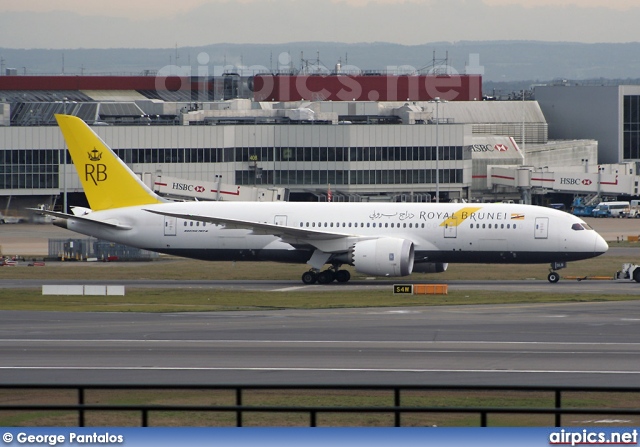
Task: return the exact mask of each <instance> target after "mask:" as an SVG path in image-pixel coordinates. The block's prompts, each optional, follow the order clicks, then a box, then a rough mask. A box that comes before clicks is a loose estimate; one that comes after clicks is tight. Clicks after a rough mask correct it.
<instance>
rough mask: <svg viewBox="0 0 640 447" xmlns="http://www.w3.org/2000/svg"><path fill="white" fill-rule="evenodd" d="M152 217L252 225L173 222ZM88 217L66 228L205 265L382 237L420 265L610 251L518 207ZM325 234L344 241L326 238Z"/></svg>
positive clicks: (293, 254) (583, 232) (578, 226)
mask: <svg viewBox="0 0 640 447" xmlns="http://www.w3.org/2000/svg"><path fill="white" fill-rule="evenodd" d="M147 210H154V211H157V212H167V213H173V214H178V215H193V216H198V217H199V218H202V217H203V216H204V217H209V218H211V219H212V221H215V219H221V220H223V221H224V220H225V219H228V220H233V221H237V222H243V223H244V224H245V225H244V226H243V225H232V224H229V222H223V223H217V224H216V223H212V222H204V221H203V220H202V219H200V220H191V219H187V218H176V217H171V216H165V215H159V214H154V213H151V212H149V211H147ZM85 217H86V219H87V220H69V221H68V225H67V228H69V229H70V230H73V231H76V232H79V233H82V234H86V235H90V236H94V237H97V238H100V239H105V240H109V241H114V242H118V243H122V244H126V245H130V246H134V247H139V248H144V249H147V250H152V251H157V252H161V253H170V254H175V255H180V256H184V257H191V258H196V259H206V260H245V259H246V260H271V261H283V262H306V261H307V260H308V259H309V258H310V256H311V255H312V253H313V252H314V250H316V249H320V250H322V251H325V252H328V253H339V252H341V251H346V250H348V249H349V246H350V244H352V242H353V241H356V240H362V239H375V238H381V237H393V238H399V239H406V240H409V241H411V242H412V243H413V244H414V247H415V259H416V263H420V262H445V263H446V262H483V263H546V262H562V261H572V260H579V259H587V258H591V257H594V256H597V255H599V254H602V253H604V252H605V251H606V250H607V248H608V246H607V244H606V242H605V241H604V240H603V239H602V237H600V236H599V235H598V234H597V233H596V232H595V231H593V230H591V229H589V228H588V226H586V224H584V222H583V221H582V220H581V219H579V218H577V217H575V216H573V215H571V214H568V213H565V212H562V211H557V210H554V209H551V208H543V207H537V206H528V205H514V204H466V203H462V204H459V203H440V204H437V203H368V202H367V203H299V202H284V203H283V202H275V203H274V202H176V203H164V204H156V205H145V206H135V207H126V208H118V209H113V210H106V211H99V212H93V213H90V214H88V215H87V216H85ZM90 220H96V221H102V222H108V223H111V224H118V225H121V226H126V227H129V228H130V229H117V228H112V227H106V226H103V225H98V224H93V223H91V222H90ZM251 223H256V224H269V225H275V226H279V227H289V228H292V229H299V230H304V231H307V232H308V235H306V236H301V235H298V236H295V237H293V236H291V235H289V236H286V237H282V238H281V237H280V236H278V235H274V233H272V234H267V233H269V232H268V231H265V230H264V229H260V228H257V229H256V228H253V229H251ZM234 227H235V228H234ZM239 227H243V228H239ZM316 232H317V233H318V237H315V236H314V235H315V233H316ZM327 234H335V235H336V236H337V237H335V238H331V237H329V238H326V236H327Z"/></svg>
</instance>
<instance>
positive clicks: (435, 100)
mask: <svg viewBox="0 0 640 447" xmlns="http://www.w3.org/2000/svg"><path fill="white" fill-rule="evenodd" d="M429 102H433V103H435V104H436V203H440V140H439V134H440V132H439V125H438V123H439V122H440V113H439V109H440V107H439V106H440V103H441V102H447V101H443V100H441V99H440V97H438V96H436V97H435V98H433V99H432V100H431V101H429Z"/></svg>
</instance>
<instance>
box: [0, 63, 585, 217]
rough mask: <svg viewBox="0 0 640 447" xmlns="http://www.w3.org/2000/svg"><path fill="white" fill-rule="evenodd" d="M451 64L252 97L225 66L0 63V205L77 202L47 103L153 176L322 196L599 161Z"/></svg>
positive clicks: (471, 182)
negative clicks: (175, 74) (161, 72)
mask: <svg viewBox="0 0 640 447" xmlns="http://www.w3.org/2000/svg"><path fill="white" fill-rule="evenodd" d="M460 76H461V79H459V80H456V79H451V77H450V76H447V77H445V78H446V79H444V80H443V79H439V80H438V79H427V78H428V77H424V78H425V80H421V79H417V80H408V81H407V85H409V86H410V85H423V84H422V82H424V85H426V86H427V88H426V89H424V88H423V89H420V88H417V89H413V90H412V89H408V90H406V89H402V88H400V86H402V85H404V84H400V83H397V84H396V87H397V88H396V89H395V92H396V93H395V96H388V95H387V96H385V97H384V99H385V101H371V100H362V99H361V98H362V96H363V95H364V97H373V96H375V95H373V96H372V91H373V90H371V89H373V87H371V86H376V85H380V84H376V83H375V82H373V81H371V82H372V83H371V84H367V83H366V82H364V81H362V82H363V84H362V86H361V87H362V88H361V91H360V92H359V93H360V95H361V96H359V98H360V99H358V100H333V99H332V97H331V94H333V93H332V91H331V88H334V87H332V85H333V84H326V87H327V89H326V92H325V96H326V97H323V98H320V97H319V96H318V93H317V92H318V91H319V90H318V89H319V87H317V86H314V87H313V88H311V87H308V86H309V85H313V84H311V81H310V80H309V79H307V80H304V81H298V82H297V83H296V82H293V81H291V79H287V83H286V84H285V85H286V86H289V87H287V88H280V90H278V91H277V92H276V93H277V94H276V93H274V94H273V95H272V96H271V97H265V96H264V88H262V90H260V95H261V97H260V98H256V97H255V95H256V94H257V93H256V92H254V91H253V90H252V89H251V88H248V87H246V86H247V85H248V86H251V85H252V83H251V82H248V81H247V82H244V81H242V80H238V79H236V81H238V83H237V84H231V87H233V86H234V85H235V86H236V87H237V86H245V87H243V88H235V89H234V88H227V87H228V86H229V84H230V83H229V82H228V79H227V78H224V79H222V80H219V82H214V81H215V80H214V81H211V80H209V81H206V80H205V81H203V80H197V79H196V80H193V79H190V80H185V79H182V80H179V82H177V81H176V82H177V85H178V87H179V88H175V89H173V90H172V89H166V90H163V91H159V90H158V84H157V80H154V78H153V77H152V76H149V77H136V78H135V79H130V78H126V77H123V78H118V77H115V78H116V79H115V80H114V79H111V78H108V79H102V78H103V77H92V76H87V77H84V78H87V79H78V78H83V77H77V76H76V77H72V76H62V77H34V76H25V77H21V76H0V101H2V102H0V160H1V162H0V209H2V210H18V209H21V208H24V207H25V206H36V205H38V204H45V205H47V206H53V207H58V208H59V207H60V205H61V200H62V199H61V197H62V196H63V195H65V196H66V195H69V197H70V200H69V204H70V205H74V204H83V203H81V202H82V196H83V195H82V193H81V187H80V184H79V181H78V180H77V174H76V172H75V169H74V167H73V165H72V164H71V163H70V160H65V159H64V156H63V154H64V153H65V152H64V142H63V140H62V136H61V134H60V132H59V130H58V128H57V126H56V125H55V118H54V115H55V114H56V113H67V114H73V115H76V116H78V117H80V118H82V119H83V120H85V121H86V122H87V123H88V124H90V125H92V126H93V129H94V130H95V131H96V133H98V135H99V136H100V137H101V138H102V139H103V140H104V141H105V142H106V143H107V144H108V145H109V146H110V147H112V148H113V149H114V150H115V151H116V152H117V153H118V155H119V156H120V157H121V158H122V159H123V160H124V161H125V162H126V163H127V164H128V165H129V166H130V167H131V168H132V169H133V170H134V171H135V172H137V173H139V174H140V175H141V177H142V178H143V179H145V181H146V182H148V183H149V184H150V185H151V186H152V185H153V183H154V178H155V177H157V176H170V177H178V178H184V179H190V180H199V181H208V182H215V181H223V182H224V183H226V184H235V185H238V186H255V187H263V188H286V189H287V190H288V191H289V193H290V195H289V199H290V200H307V201H324V200H327V195H328V193H329V191H331V192H330V195H331V200H333V201H365V200H366V201H371V200H384V201H421V202H422V201H433V200H435V196H436V192H438V193H439V199H440V200H441V201H451V200H465V201H473V200H476V201H495V200H505V199H515V200H518V199H519V197H520V193H521V192H520V191H519V190H518V189H517V188H513V187H510V186H501V185H500V184H497V183H492V182H489V181H488V180H490V179H489V176H490V174H489V172H490V171H489V167H490V166H496V165H497V166H522V165H528V166H532V167H534V169H537V168H538V167H540V168H541V167H545V168H547V169H549V167H552V166H562V167H565V168H566V167H567V166H573V167H575V169H584V165H585V160H587V162H586V164H587V165H589V164H590V165H591V166H596V165H597V163H598V159H597V151H598V145H597V142H595V141H594V140H580V141H572V142H567V141H562V142H555V141H551V140H549V138H548V124H547V121H546V119H545V116H544V115H543V113H542V110H541V108H540V106H539V105H538V102H536V101H482V100H480V99H479V98H481V96H482V95H481V91H480V90H478V89H479V85H480V80H479V79H478V77H468V78H464V79H462V78H463V77H464V76H466V75H460ZM432 77H433V78H442V76H432ZM21 78H23V79H21ZM26 78H28V79H26ZM46 78H49V79H46ZM60 78H62V79H60ZM69 78H73V79H69ZM138 78H150V79H138ZM234 79H235V78H234ZM352 81H353V79H351V80H350V81H349V82H352ZM375 81H376V82H378V83H380V82H381V81H380V79H376V80H375ZM171 82H173V81H172V80H164V82H163V86H166V85H169V84H171ZM292 82H293V83H292ZM332 82H334V84H335V88H340V87H341V88H342V89H343V90H344V86H345V85H347V84H345V82H346V81H342V83H336V82H335V80H333V81H332ZM386 82H387V85H389V82H390V81H386ZM416 82H417V84H416ZM428 82H431V83H432V84H429V83H428ZM438 82H445V84H442V85H449V86H450V85H455V86H457V87H456V88H454V89H449V90H443V89H442V88H439V87H437V86H438ZM412 83H414V84H412ZM185 85H186V86H187V87H185ZM262 85H263V84H262ZM296 85H297V86H298V87H299V86H300V85H303V86H307V88H306V90H305V89H300V90H302V93H300V92H294V93H295V94H298V93H300V94H301V95H302V97H301V98H298V97H294V94H293V93H292V91H291V88H294V87H295V86H296ZM291 86H293V87H291ZM434 86H436V87H434ZM253 88H254V89H255V87H253ZM368 88H369V89H370V90H367V89H368ZM343 90H341V91H343ZM320 91H322V90H320ZM203 92H204V93H203ZM434 92H435V93H438V94H442V96H438V97H433V93H434ZM305 93H306V95H305ZM338 93H340V92H338ZM338 93H336V94H338ZM376 93H378V92H376ZM285 94H286V95H288V96H287V97H279V96H278V95H285ZM399 95H402V96H408V97H407V98H404V99H400V98H399V97H398V96H399ZM430 95H431V96H430ZM241 96H250V97H248V98H243V97H241ZM309 98H311V99H309ZM258 99H260V100H258ZM279 99H285V100H283V101H279ZM294 99H295V100H294Z"/></svg>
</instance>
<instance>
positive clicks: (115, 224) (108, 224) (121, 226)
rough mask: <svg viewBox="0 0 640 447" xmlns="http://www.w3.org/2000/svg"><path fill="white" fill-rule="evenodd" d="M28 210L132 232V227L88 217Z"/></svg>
mask: <svg viewBox="0 0 640 447" xmlns="http://www.w3.org/2000/svg"><path fill="white" fill-rule="evenodd" d="M27 209H28V210H30V211H35V212H36V213H38V214H44V215H47V216H52V217H56V218H58V219H67V220H75V221H77V222H88V223H92V224H96V225H102V226H104V227H109V228H114V229H116V230H131V227H130V226H128V225H121V224H117V223H113V222H103V221H100V220H95V219H89V218H87V217H86V216H87V215H83V216H76V215H74V214H65V213H59V212H57V211H51V210H41V209H38V208H27Z"/></svg>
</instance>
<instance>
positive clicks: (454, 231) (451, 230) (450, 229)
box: [444, 216, 458, 238]
mask: <svg viewBox="0 0 640 447" xmlns="http://www.w3.org/2000/svg"><path fill="white" fill-rule="evenodd" d="M444 237H449V238H455V237H458V218H457V217H455V216H452V217H450V218H449V219H447V220H446V221H445V223H444Z"/></svg>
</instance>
